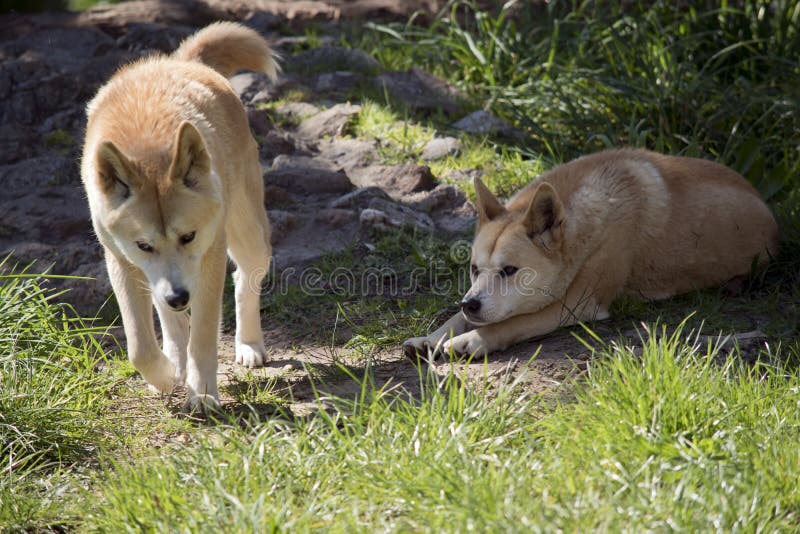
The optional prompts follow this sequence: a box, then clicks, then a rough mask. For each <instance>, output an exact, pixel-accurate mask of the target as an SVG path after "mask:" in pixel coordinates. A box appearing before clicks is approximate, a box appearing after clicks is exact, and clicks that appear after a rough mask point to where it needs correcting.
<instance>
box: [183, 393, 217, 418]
mask: <svg viewBox="0 0 800 534" xmlns="http://www.w3.org/2000/svg"><path fill="white" fill-rule="evenodd" d="M183 411H185V412H186V413H191V414H203V415H210V414H214V413H222V406H220V404H219V399H217V398H216V397H215V396H214V395H204V394H201V395H189V398H187V399H186V403H185V404H184V405H183Z"/></svg>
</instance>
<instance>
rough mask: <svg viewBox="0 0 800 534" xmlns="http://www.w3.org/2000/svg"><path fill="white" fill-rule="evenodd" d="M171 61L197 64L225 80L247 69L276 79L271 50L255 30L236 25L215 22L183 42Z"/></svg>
mask: <svg viewBox="0 0 800 534" xmlns="http://www.w3.org/2000/svg"><path fill="white" fill-rule="evenodd" d="M172 57H173V58H175V59H182V60H184V61H199V62H201V63H203V64H205V65H207V66H209V67H211V68H212V69H214V70H215V71H217V72H219V73H220V74H222V75H223V76H225V77H226V78H230V77H231V76H233V75H234V74H236V71H238V70H241V69H248V70H254V71H259V72H263V73H265V74H267V75H268V76H269V77H270V78H272V79H275V77H276V76H277V75H278V70H280V67H279V66H278V62H277V61H276V56H275V54H274V53H273V52H272V49H271V48H270V47H269V45H268V44H267V41H266V40H264V38H263V37H261V36H260V35H259V34H258V33H257V32H256V31H255V30H251V29H250V28H247V27H246V26H242V25H241V24H236V23H235V22H216V23H214V24H211V25H209V26H206V27H205V28H203V29H202V30H200V31H199V32H197V33H195V34H194V35H192V36H191V37H188V38H187V39H186V40H184V41H183V42H182V43H181V45H180V46H179V47H178V49H177V50H175V52H173V54H172Z"/></svg>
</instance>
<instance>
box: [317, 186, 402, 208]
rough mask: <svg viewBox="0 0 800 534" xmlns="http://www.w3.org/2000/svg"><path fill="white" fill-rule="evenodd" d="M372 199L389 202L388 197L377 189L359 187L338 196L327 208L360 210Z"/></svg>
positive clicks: (381, 190)
mask: <svg viewBox="0 0 800 534" xmlns="http://www.w3.org/2000/svg"><path fill="white" fill-rule="evenodd" d="M373 198H382V199H386V200H389V195H387V194H386V192H384V190H383V189H381V188H379V187H361V188H358V189H355V190H353V191H351V192H349V193H347V194H346V195H342V196H340V197H339V198H337V199H336V200H334V201H333V202H331V203H330V204H328V206H330V207H331V208H360V207H365V206H367V205H368V204H369V202H370V201H371V200H372V199H373Z"/></svg>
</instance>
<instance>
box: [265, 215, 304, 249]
mask: <svg viewBox="0 0 800 534" xmlns="http://www.w3.org/2000/svg"><path fill="white" fill-rule="evenodd" d="M267 216H268V217H269V224H270V230H271V232H270V241H272V244H273V245H274V244H275V243H278V242H280V240H281V238H282V237H284V236H285V235H286V234H288V233H289V232H291V231H292V230H293V229H294V228H295V227H296V226H297V223H298V221H297V216H296V215H294V214H293V213H291V212H289V211H283V210H269V211H268V212H267Z"/></svg>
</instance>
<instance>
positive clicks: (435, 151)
mask: <svg viewBox="0 0 800 534" xmlns="http://www.w3.org/2000/svg"><path fill="white" fill-rule="evenodd" d="M460 150H461V141H459V140H458V139H456V138H455V137H436V138H434V139H431V140H430V141H428V144H426V145H425V148H424V149H422V156H421V157H422V159H423V160H425V161H434V160H437V159H442V158H446V157H447V156H454V155H456V154H458V152H459V151H460Z"/></svg>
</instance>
